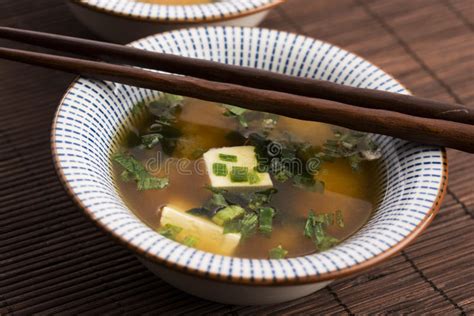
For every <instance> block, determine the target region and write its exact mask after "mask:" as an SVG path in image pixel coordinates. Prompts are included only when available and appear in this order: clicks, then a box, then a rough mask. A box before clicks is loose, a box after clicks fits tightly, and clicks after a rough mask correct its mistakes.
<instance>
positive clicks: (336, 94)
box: [0, 27, 474, 124]
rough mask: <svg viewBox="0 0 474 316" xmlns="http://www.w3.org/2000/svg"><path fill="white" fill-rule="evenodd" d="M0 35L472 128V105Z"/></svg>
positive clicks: (33, 36)
mask: <svg viewBox="0 0 474 316" xmlns="http://www.w3.org/2000/svg"><path fill="white" fill-rule="evenodd" d="M0 37H2V38H6V39H10V40H14V41H20V42H24V43H29V44H34V45H38V46H42V47H46V48H52V49H57V50H61V51H67V52H72V53H77V54H81V55H86V56H89V57H93V58H99V59H101V60H105V61H109V62H115V63H123V64H129V65H134V66H139V67H143V68H149V69H157V70H161V71H166V72H170V73H176V74H182V75H186V76H192V77H196V78H201V79H205V80H211V81H218V82H223V83H232V84H238V85H240V84H242V83H245V85H246V86H247V87H252V88H256V89H264V90H275V91H280V92H285V93H289V94H296V95H301V96H306V97H311V98H319V99H326V100H332V101H336V102H340V103H345V104H350V105H354V106H358V107H363V108H372V109H379V110H388V111H395V112H399V113H404V114H409V115H413V116H419V117H426V118H433V119H443V120H448V121H453V122H459V123H465V124H474V107H473V106H468V105H462V104H454V103H446V102H440V101H435V100H430V99H426V98H420V97H415V96H410V95H404V94H398V93H391V92H386V91H380V90H372V89H363V88H355V87H350V86H345V85H340V84H336V83H331V82H328V81H323V80H313V79H308V78H300V77H295V76H288V75H283V74H279V73H275V72H270V71H265V70H259V69H255V68H250V67H241V66H234V65H227V64H222V63H217V62H212V61H208V60H202V59H195V58H189V57H182V56H177V55H172V54H164V53H157V52H150V51H145V50H142V49H137V48H133V47H129V46H123V45H117V44H111V43H105V42H99V41H93V40H87V39H80V38H74V37H68V36H62V35H56V34H48V33H41V32H35V31H28V30H21V29H14V28H8V27H0Z"/></svg>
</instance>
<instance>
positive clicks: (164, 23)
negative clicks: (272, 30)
mask: <svg viewBox="0 0 474 316" xmlns="http://www.w3.org/2000/svg"><path fill="white" fill-rule="evenodd" d="M284 1H285V0H223V1H218V2H213V3H204V4H195V5H163V4H153V3H145V2H141V1H140V0H106V1H100V0H68V1H67V3H68V5H69V7H70V9H71V11H72V13H73V14H74V15H75V16H76V18H77V19H78V20H79V21H81V23H83V24H84V25H86V26H87V27H88V28H89V29H90V30H91V31H93V32H94V33H96V34H97V35H99V36H100V37H102V38H105V39H108V40H111V41H114V42H121V43H126V42H129V41H132V40H135V39H137V38H141V37H144V36H147V35H150V34H155V33H159V32H163V31H169V30H172V29H177V28H183V27H189V26H192V25H196V24H203V25H236V26H257V25H258V24H259V23H260V22H261V21H262V20H263V19H264V18H265V17H266V16H267V14H268V12H269V11H270V9H272V8H273V7H275V6H277V5H279V4H281V3H283V2H284Z"/></svg>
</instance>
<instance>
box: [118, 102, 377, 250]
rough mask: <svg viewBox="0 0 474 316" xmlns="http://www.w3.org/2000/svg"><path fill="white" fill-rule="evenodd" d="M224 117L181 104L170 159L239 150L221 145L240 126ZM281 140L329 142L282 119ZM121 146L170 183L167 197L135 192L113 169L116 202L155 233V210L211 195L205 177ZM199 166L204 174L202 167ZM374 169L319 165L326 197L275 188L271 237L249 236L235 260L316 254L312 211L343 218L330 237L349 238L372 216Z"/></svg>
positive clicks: (310, 126) (317, 127) (305, 125)
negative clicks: (276, 252)
mask: <svg viewBox="0 0 474 316" xmlns="http://www.w3.org/2000/svg"><path fill="white" fill-rule="evenodd" d="M222 113H223V109H222V108H221V107H219V106H218V105H216V104H214V103H211V102H205V101H200V100H195V99H188V98H186V99H185V104H184V106H183V108H182V111H181V113H180V114H179V116H178V125H179V127H180V128H181V130H182V133H183V136H182V137H181V138H180V139H179V142H180V144H178V146H177V149H176V150H175V152H174V156H175V158H183V157H184V158H194V156H193V155H194V152H195V148H200V149H202V150H208V149H210V148H215V147H224V146H241V145H243V142H244V140H243V139H229V138H228V137H226V135H228V134H229V133H230V132H232V131H237V130H238V123H237V122H236V120H234V119H232V118H229V117H225V116H223V115H222ZM149 122H150V120H149V118H145V119H144V120H143V122H142V124H140V125H139V126H137V129H138V130H139V131H144V130H145V129H146V127H147V126H148V124H149ZM284 132H286V133H291V134H292V135H294V136H296V137H297V138H298V139H299V140H301V141H305V142H309V143H311V144H312V145H316V146H321V145H322V144H323V143H324V142H325V140H326V139H328V138H331V137H332V136H333V132H332V129H331V126H329V125H327V124H322V123H316V122H303V121H299V120H295V119H290V118H284V117H281V118H280V119H279V121H278V125H277V128H276V129H275V130H274V131H273V132H272V134H271V135H273V136H275V137H277V136H278V135H279V134H282V133H284ZM122 145H123V147H122V149H125V150H128V151H129V152H131V153H132V154H133V155H134V157H135V158H137V159H138V160H140V161H142V162H143V163H144V165H146V166H147V167H148V170H149V171H150V172H151V173H152V174H153V175H155V176H164V175H167V176H168V177H169V180H170V185H169V186H168V187H167V188H165V189H162V190H149V191H137V189H136V184H135V183H133V182H132V183H125V182H123V181H121V180H120V177H119V175H120V172H121V170H122V169H121V167H119V166H117V165H116V164H114V177H115V179H116V183H117V185H118V188H119V191H120V194H121V196H122V197H123V199H124V201H125V202H126V204H127V205H128V207H129V208H130V209H131V210H132V211H133V212H134V213H135V214H136V215H137V216H138V217H139V218H140V219H141V220H142V221H143V222H145V223H146V224H147V225H148V226H150V227H152V228H154V229H158V228H159V227H160V212H159V210H160V208H161V207H162V206H164V205H172V206H173V208H175V209H179V210H189V209H192V208H195V207H200V206H202V205H203V204H204V203H205V202H206V201H207V200H208V199H209V198H210V196H211V193H210V192H209V191H208V190H206V189H205V186H206V185H208V184H209V180H208V177H207V175H206V174H197V173H195V172H194V173H192V174H190V175H183V174H182V173H183V172H178V170H177V163H176V159H174V162H173V163H170V164H169V165H167V166H166V167H164V165H165V164H166V163H165V162H168V163H169V162H170V161H171V159H169V158H170V157H169V156H166V155H165V154H164V153H163V152H162V150H161V148H160V147H159V146H157V147H155V148H153V149H152V150H143V149H140V148H138V147H132V148H131V147H127V141H126V140H124V141H123V142H122ZM145 162H146V163H145ZM192 162H193V161H190V165H189V166H181V169H182V170H188V171H190V172H191V171H192V170H193V169H192V166H193V165H192ZM201 166H202V167H203V168H204V165H203V164H202V165H201ZM375 166H376V162H373V161H372V162H363V163H362V168H361V172H353V171H352V170H351V167H350V166H349V163H348V162H347V161H346V160H345V159H338V160H336V161H335V162H325V163H324V164H323V166H322V169H321V171H320V172H319V174H318V176H317V177H318V179H320V180H323V181H324V182H325V186H326V188H325V191H324V193H316V192H309V191H306V190H303V189H300V188H297V187H294V186H293V185H292V184H290V183H289V181H288V182H285V183H280V182H278V181H276V180H273V184H274V186H275V188H277V189H278V193H277V194H275V195H274V197H273V199H272V202H271V205H272V206H273V207H275V208H276V209H277V210H278V213H277V215H276V216H275V218H274V223H273V231H272V234H271V236H270V237H266V236H264V235H262V234H255V235H253V236H251V237H250V238H249V239H247V240H245V241H241V242H240V244H239V245H238V247H237V249H236V251H235V252H234V253H233V255H234V256H237V257H245V258H267V256H268V251H269V249H271V248H274V247H276V246H278V245H282V246H283V248H285V249H287V250H288V257H295V256H301V255H306V254H310V253H313V252H315V245H314V243H313V242H312V241H311V240H310V239H308V238H306V237H304V235H303V230H304V224H305V220H306V217H307V215H308V211H309V210H310V209H313V210H314V211H315V212H316V213H324V212H334V211H336V210H338V209H339V210H341V211H342V214H343V218H344V223H345V226H344V227H343V228H336V227H329V228H328V233H329V234H331V235H332V236H334V237H336V238H338V239H339V240H344V239H346V238H347V237H349V236H351V235H352V234H354V233H355V232H356V231H357V230H359V229H360V228H361V227H362V226H363V225H364V224H365V223H366V222H367V220H368V219H369V217H370V216H371V213H372V210H373V209H374V196H375V193H376V192H375V190H376V188H374V186H373V185H372V183H373V179H374V178H375ZM183 167H184V168H183ZM164 169H166V170H164ZM197 248H199V245H198V246H197Z"/></svg>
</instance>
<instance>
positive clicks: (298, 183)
mask: <svg viewBox="0 0 474 316" xmlns="http://www.w3.org/2000/svg"><path fill="white" fill-rule="evenodd" d="M293 185H294V186H295V187H297V188H301V189H304V190H307V191H311V192H319V193H323V192H324V182H323V181H319V180H317V179H315V178H314V176H312V175H309V174H305V175H295V176H294V177H293Z"/></svg>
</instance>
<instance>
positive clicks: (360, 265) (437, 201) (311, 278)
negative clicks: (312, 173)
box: [51, 26, 448, 286]
mask: <svg viewBox="0 0 474 316" xmlns="http://www.w3.org/2000/svg"><path fill="white" fill-rule="evenodd" d="M203 28H209V27H203ZM210 28H220V27H219V26H217V27H210ZM246 28H248V29H260V30H268V31H276V32H284V33H288V34H293V35H296V36H304V37H306V38H309V39H313V38H312V37H309V36H306V35H301V34H298V33H294V32H287V31H280V30H274V29H267V28H259V27H246ZM176 31H179V30H173V31H169V32H164V33H157V34H153V35H150V36H147V37H154V36H157V35H165V34H167V33H172V32H176ZM147 37H144V38H147ZM144 38H142V39H144ZM142 39H138V40H136V41H133V42H131V43H130V44H132V43H135V42H137V41H140V40H142ZM318 41H320V42H322V43H325V44H329V45H331V46H334V47H336V48H340V47H339V46H337V45H334V44H331V43H328V42H326V41H322V40H318ZM341 49H342V48H341ZM346 51H347V50H346ZM348 52H350V51H348ZM350 53H351V54H354V55H355V56H357V57H359V58H361V59H362V60H363V61H365V62H368V63H370V64H372V65H374V64H373V63H371V62H369V61H368V60H367V59H365V58H362V57H360V56H359V55H357V54H355V53H352V52H350ZM374 66H376V65H374ZM376 67H377V68H379V69H380V70H382V71H383V72H384V73H386V74H387V75H389V76H390V77H391V78H392V79H393V80H394V81H396V82H397V83H398V84H399V85H400V86H401V87H403V88H404V89H405V90H406V91H407V92H408V93H409V94H411V92H410V91H409V90H408V89H406V87H405V86H404V85H402V84H401V83H400V82H399V81H398V80H396V79H395V78H393V77H392V76H391V75H390V74H389V73H388V72H385V71H384V70H383V68H380V67H378V66H376ZM81 78H82V77H81V76H77V77H76V78H75V79H74V80H73V81H72V82H71V83H70V85H69V86H68V88H67V89H66V91H65V93H64V95H63V97H62V98H61V100H60V102H59V106H58V108H57V110H56V113H55V116H54V120H53V123H52V129H51V151H52V156H53V163H54V167H55V169H56V172H57V174H58V177H59V179H60V182H61V183H62V184H63V186H64V188H65V190H66V192H67V193H68V194H69V195H70V196H71V197H72V199H73V201H74V202H75V203H76V205H77V206H79V207H80V208H81V209H82V210H83V211H84V213H85V214H86V215H87V218H88V219H89V220H91V221H92V222H93V223H94V224H95V225H96V226H97V227H99V228H100V229H102V230H104V231H105V232H107V233H108V234H109V235H110V236H112V238H113V239H114V240H116V241H118V242H119V243H120V244H122V245H124V246H125V247H126V248H128V249H130V250H132V251H133V252H134V253H135V254H137V255H140V256H141V257H143V258H146V259H148V260H150V261H152V262H154V263H158V264H160V265H164V266H165V267H167V268H170V269H173V270H175V271H178V272H182V273H185V274H187V275H191V276H197V277H199V278H204V279H207V280H213V281H219V282H224V283H232V284H243V285H251V286H281V285H302V284H309V283H315V282H321V281H327V280H333V279H336V278H340V277H344V276H347V275H350V274H354V273H356V272H359V271H362V270H366V269H368V268H370V267H372V266H374V265H376V264H378V263H380V262H382V261H385V260H387V259H389V258H390V257H391V256H393V255H394V254H396V253H398V252H399V251H401V250H402V249H404V248H405V247H406V246H407V245H408V244H409V243H411V242H412V241H413V240H414V239H415V238H416V237H417V236H418V235H420V234H421V233H422V232H423V231H424V230H425V229H426V228H427V227H428V225H429V224H430V223H431V222H432V221H433V219H434V217H435V215H436V214H437V213H438V211H439V210H440V207H441V202H442V200H443V199H444V197H445V195H446V191H447V184H448V159H447V153H446V149H445V148H444V147H439V150H440V154H441V157H442V165H443V168H442V174H441V176H440V177H441V179H440V184H439V187H438V189H437V194H436V197H435V198H434V199H433V204H432V206H431V207H430V209H429V210H428V211H427V213H426V215H425V216H424V218H423V219H421V220H420V221H419V223H418V224H417V226H416V227H415V228H413V229H412V230H411V232H410V233H408V234H407V235H406V236H405V237H404V238H403V239H402V240H400V241H399V242H398V243H396V244H395V245H393V246H392V247H390V248H388V249H386V250H384V251H382V252H381V253H379V254H377V255H374V256H373V257H371V258H369V259H367V260H364V261H362V262H357V263H355V264H353V265H350V266H348V267H345V268H342V269H337V270H335V271H330V272H322V273H318V274H314V275H308V276H306V277H304V278H301V277H298V276H294V277H292V278H284V279H278V278H277V279H273V280H271V279H270V280H268V279H265V278H261V277H260V278H258V277H254V278H243V277H241V278H233V277H231V276H228V277H227V276H225V275H222V274H218V273H212V272H203V271H199V270H193V269H190V268H188V266H186V265H185V264H178V263H172V262H169V261H168V260H166V259H162V258H159V257H158V256H155V255H153V254H152V253H150V252H145V251H143V250H141V249H139V248H138V247H136V246H134V245H133V244H132V243H131V242H129V241H127V240H126V239H125V238H124V237H123V236H122V235H120V234H119V233H117V232H115V231H113V230H111V229H110V228H109V227H107V225H105V224H103V223H101V222H99V221H97V220H95V219H94V212H93V211H92V210H91V209H90V208H88V207H87V206H86V205H85V204H84V203H83V201H82V200H81V199H80V198H79V197H78V196H77V195H76V194H75V193H74V191H73V189H72V186H71V185H70V183H69V181H68V180H67V179H66V176H65V174H64V172H63V170H62V168H61V163H60V159H59V155H58V152H57V148H56V135H55V133H54V132H55V130H56V125H57V122H58V119H59V113H60V111H61V107H62V105H63V102H64V100H65V98H66V97H67V95H68V93H69V91H70V89H71V88H72V87H73V86H74V85H75V84H76V83H77V82H78V80H80V79H81ZM205 253H207V252H205ZM238 259H243V258H238ZM289 259H291V258H289ZM258 260H260V261H271V260H270V259H258ZM273 260H275V259H273ZM278 260H288V259H278Z"/></svg>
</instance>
